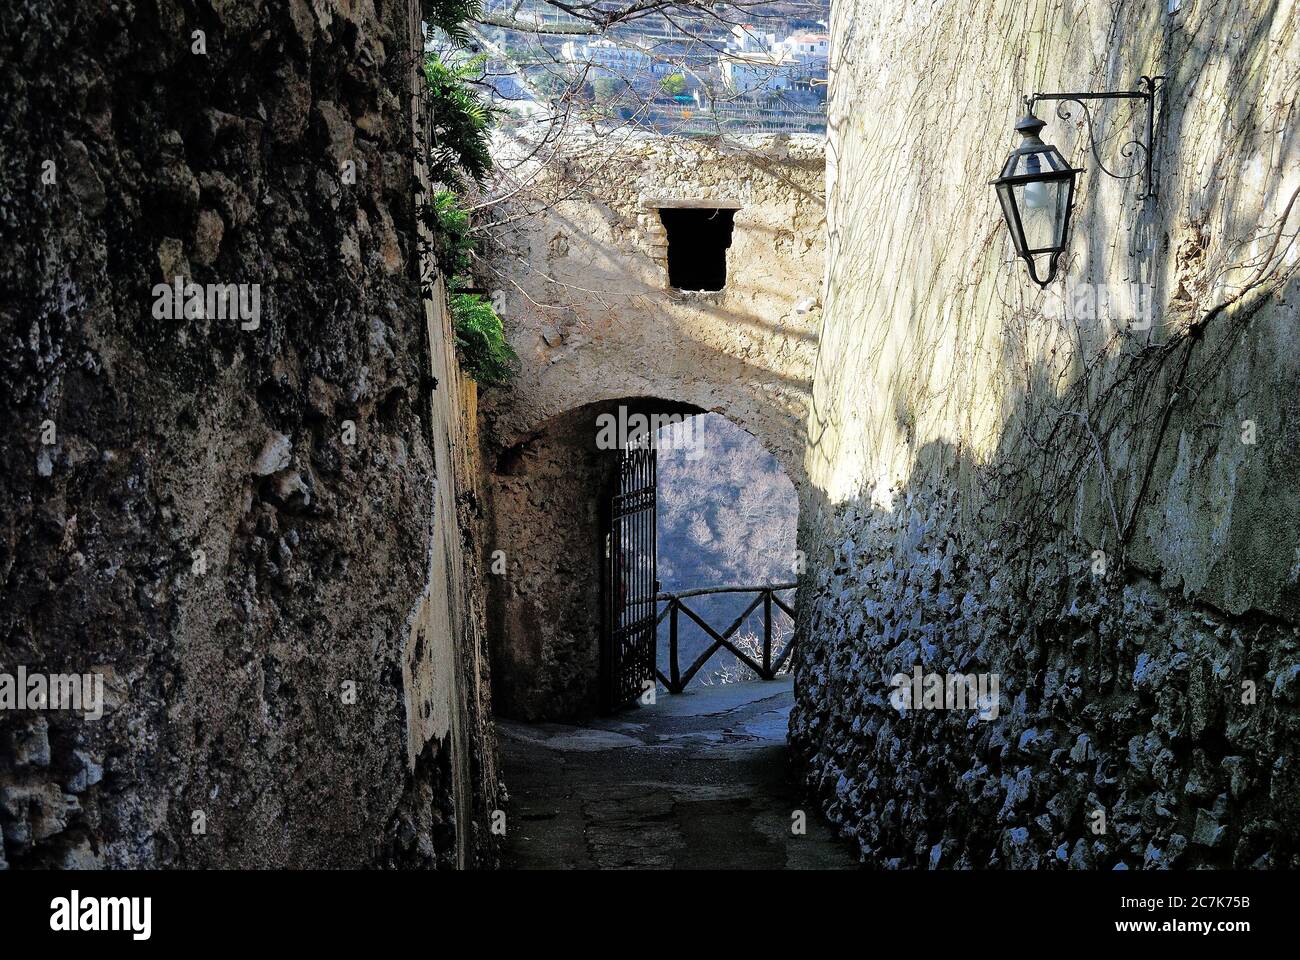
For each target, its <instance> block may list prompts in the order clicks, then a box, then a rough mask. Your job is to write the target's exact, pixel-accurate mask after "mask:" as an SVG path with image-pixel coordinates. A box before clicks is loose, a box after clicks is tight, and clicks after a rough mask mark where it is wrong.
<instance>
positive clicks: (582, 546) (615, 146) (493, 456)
mask: <svg viewBox="0 0 1300 960" xmlns="http://www.w3.org/2000/svg"><path fill="white" fill-rule="evenodd" d="M588 146H589V149H585V150H583V151H580V152H578V153H576V154H575V155H574V156H572V157H570V158H568V159H567V160H566V162H565V163H563V164H554V165H552V166H551V167H550V168H548V169H547V170H544V171H540V172H539V176H540V177H542V178H550V179H551V180H554V181H556V182H554V183H552V184H549V185H548V187H547V191H548V192H549V191H550V188H551V187H553V188H554V195H556V196H563V197H565V198H566V199H564V200H563V201H561V202H559V203H556V204H555V205H554V206H552V207H549V208H547V209H545V210H543V211H541V212H540V213H536V214H535V215H532V216H528V217H525V218H522V219H520V220H519V221H518V224H517V226H516V227H515V232H514V234H513V235H512V237H511V240H510V243H508V244H505V245H503V247H502V249H500V250H498V251H497V254H496V256H497V259H496V260H495V261H492V260H490V261H489V262H488V263H487V270H486V273H487V276H485V277H484V278H483V280H484V282H485V283H486V284H487V285H488V286H489V287H491V288H492V293H493V302H494V303H495V304H496V306H497V308H498V312H499V313H500V314H501V317H502V321H503V323H504V325H505V329H506V332H507V336H508V337H509V339H510V342H511V344H512V346H513V347H514V349H515V350H516V352H517V353H518V355H519V358H520V367H519V371H518V374H517V376H516V377H515V379H514V381H513V383H512V384H511V385H510V386H508V387H506V388H501V389H495V390H488V391H484V393H483V395H482V402H481V408H480V409H481V413H482V445H483V462H484V464H485V466H486V467H487V472H488V477H487V482H488V487H489V489H488V500H489V504H488V508H489V511H490V513H491V518H492V519H491V522H490V532H489V536H488V542H487V544H486V552H487V556H486V558H485V559H486V562H487V570H488V571H489V577H488V595H489V600H488V624H489V632H490V634H491V635H492V643H493V648H494V656H493V674H494V677H493V687H494V705H495V710H496V712H497V713H498V714H500V715H503V716H509V717H515V718H520V719H553V718H560V717H574V716H581V715H584V714H590V713H592V712H594V710H595V685H594V683H593V681H592V678H593V677H594V676H595V675H596V673H597V670H596V663H597V660H598V656H599V651H598V648H597V646H596V642H597V641H596V640H595V639H594V638H596V637H597V636H598V633H599V630H598V618H599V609H600V600H599V594H598V590H599V573H600V567H599V565H598V563H597V561H598V559H599V557H598V555H597V550H598V544H599V540H600V535H599V525H600V523H601V522H602V517H601V516H600V513H599V505H600V504H601V503H602V502H603V501H604V492H605V490H606V489H607V487H608V484H609V480H610V476H611V473H610V471H611V470H612V469H613V464H614V462H615V461H614V459H613V458H612V457H609V456H604V455H602V454H607V453H608V451H600V450H597V449H596V446H595V427H594V418H595V417H596V416H597V415H598V414H599V413H601V412H608V411H610V410H616V409H617V408H618V407H619V406H620V405H623V406H625V407H626V408H627V410H628V411H629V412H634V411H638V410H639V411H642V412H647V413H653V412H661V413H662V412H672V411H678V412H714V413H719V414H722V415H723V416H725V417H726V418H727V419H728V420H730V421H731V422H733V423H735V424H736V425H737V426H739V427H741V428H742V429H744V430H746V431H748V432H749V433H751V434H753V435H754V436H755V437H757V438H758V439H759V440H760V441H761V442H762V443H763V445H764V446H765V447H766V448H767V450H768V451H769V452H771V453H772V454H773V455H774V456H775V457H776V459H777V461H778V462H779V463H780V465H781V467H782V469H783V470H784V471H785V473H786V475H787V476H788V477H789V478H790V479H791V481H792V482H793V483H794V485H795V488H796V490H798V491H799V492H800V493H801V495H802V491H803V489H804V487H805V477H806V472H805V469H804V463H803V451H804V446H805V436H806V423H807V418H808V403H809V394H810V383H811V370H812V363H813V358H814V356H815V354H816V342H817V328H818V324H819V322H820V313H819V309H818V303H819V299H820V289H821V280H822V264H823V257H822V251H823V247H824V237H823V230H824V226H825V221H824V214H823V203H822V198H823V174H824V166H825V164H824V157H823V152H822V145H821V142H820V140H819V139H818V138H812V137H807V138H805V137H794V138H789V137H756V138H749V139H746V140H744V141H736V142H726V143H724V142H720V141H718V142H715V141H700V140H679V139H673V138H661V137H652V138H642V137H636V136H633V137H628V138H626V139H624V140H621V141H619V140H607V141H600V142H594V143H592V144H590V145H588ZM665 210H669V211H672V210H694V211H699V210H726V211H728V220H729V226H730V235H729V237H728V241H729V245H728V246H727V249H726V252H725V259H726V280H725V283H724V284H723V286H722V289H718V290H703V289H702V290H682V289H677V288H675V287H673V286H672V283H671V277H670V270H669V249H668V248H669V244H670V243H671V242H672V239H671V236H670V235H669V232H668V231H667V230H666V229H665V227H664V219H663V213H662V212H663V211H665ZM507 247H509V249H506V248H507ZM521 264H522V265H525V266H526V270H525V271H523V272H521V271H520V269H519V267H520V265H521ZM494 277H495V280H494ZM497 281H499V282H497Z"/></svg>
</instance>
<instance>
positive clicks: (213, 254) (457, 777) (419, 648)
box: [0, 0, 497, 867]
mask: <svg viewBox="0 0 1300 960" xmlns="http://www.w3.org/2000/svg"><path fill="white" fill-rule="evenodd" d="M418 22H419V18H418V12H417V9H416V5H415V4H413V3H410V4H408V3H405V2H400V3H376V2H374V0H359V2H352V0H349V2H341V0H340V2H314V3H308V2H306V0H289V2H287V3H265V2H261V0H248V2H241V3H237V4H236V3H217V2H212V3H199V4H188V3H178V2H172V0H156V2H151V3H139V4H113V5H106V4H90V5H73V6H68V7H66V9H65V8H60V9H59V10H57V11H55V10H54V9H52V8H51V7H50V6H49V5H48V4H43V3H28V2H21V0H13V2H6V3H4V4H0V64H3V67H0V72H2V77H0V101H2V102H0V125H2V127H3V129H2V131H0V178H2V179H3V183H4V189H3V197H2V200H0V224H2V225H3V226H2V227H0V229H2V230H3V240H4V248H5V250H6V251H7V253H6V256H5V258H4V260H3V263H0V290H3V293H2V294H0V332H2V336H3V343H4V351H3V357H4V359H3V361H0V383H2V389H0V396H2V397H3V400H2V401H0V404H2V409H3V417H4V420H5V423H6V425H7V427H6V429H5V430H4V431H3V434H2V435H0V463H2V464H3V467H2V470H3V473H2V477H3V479H2V480H0V501H2V505H0V517H2V518H3V520H2V521H0V590H2V592H3V607H2V609H0V672H7V673H10V674H12V673H13V672H14V671H15V670H16V668H17V667H19V666H22V667H25V668H26V669H27V670H28V671H33V672H34V671H42V672H58V673H64V672H72V671H76V672H82V671H92V670H93V671H97V672H99V673H100V674H102V675H103V676H104V677H105V678H106V693H107V697H106V703H105V710H106V712H105V715H104V716H103V718H102V719H99V720H95V721H87V720H83V719H81V718H79V717H76V716H72V715H69V714H67V713H58V712H50V711H44V712H42V711H24V712H15V711H11V710H3V711H0V832H2V833H3V843H2V844H0V849H2V850H3V855H2V856H0V865H2V864H4V863H6V862H7V863H8V865H10V866H60V865H62V866H72V865H76V866H92V865H100V866H112V867H140V866H185V867H215V866H220V867H227V866H254V867H269V866H298V867H308V866H340V867H342V866H367V865H403V866H415V865H419V866H434V865H438V866H442V865H456V864H458V863H459V864H470V863H474V862H478V861H479V860H480V859H481V858H482V857H483V856H484V855H485V854H484V853H483V851H484V850H485V849H486V848H485V847H481V846H480V845H479V843H478V838H477V836H476V834H475V831H474V828H473V826H472V825H471V823H470V822H469V821H470V820H471V819H474V818H479V819H481V817H482V815H483V814H482V809H483V807H484V806H486V805H488V804H489V802H490V801H491V800H492V799H494V798H495V794H496V792H497V788H496V785H495V771H494V769H493V768H492V755H491V745H490V742H489V741H488V739H487V735H486V733H485V732H484V729H483V728H484V726H485V717H484V698H485V696H486V692H485V689H484V687H483V686H482V685H481V684H480V683H479V678H480V677H481V676H483V674H482V673H481V670H482V669H483V665H482V657H481V656H480V653H481V649H480V646H479V644H480V642H481V639H482V634H481V629H480V628H479V627H478V625H477V622H476V618H477V617H478V616H480V615H481V609H480V607H481V603H479V602H477V601H476V599H475V597H474V595H473V590H472V587H471V585H472V583H473V582H474V575H475V574H474V572H473V564H474V562H475V558H476V556H477V554H478V546H477V544H476V543H475V542H474V539H473V537H474V533H473V529H472V522H473V520H474V514H475V512H476V504H475V497H474V490H473V487H472V486H471V485H469V484H468V478H469V477H470V476H471V474H472V472H473V469H474V468H473V467H472V466H471V465H472V463H473V457H474V456H475V446H476V437H475V436H474V435H473V432H472V429H471V427H472V418H473V405H472V393H471V392H469V391H468V390H466V388H464V387H463V385H462V384H460V383H459V382H458V380H457V378H456V373H455V363H454V359H449V355H448V350H447V347H446V344H447V342H448V339H449V331H448V329H447V321H446V317H445V315H444V314H443V312H442V311H441V310H440V309H435V308H434V305H433V304H432V303H424V304H422V302H421V297H420V284H419V260H420V257H419V254H418V251H417V249H416V243H415V235H416V233H415V225H414V224H415V217H414V207H415V196H416V189H415V180H414V177H413V174H414V171H413V169H412V162H411V156H412V151H411V146H412V142H413V139H412V137H413V135H412V122H413V121H412V118H413V113H412V109H413V108H412V100H411V93H412V91H413V89H414V86H413V79H414V66H415V64H416V63H417V62H418V61H417V58H416V57H415V56H414V51H415V50H416V49H418V46H419V43H420V39H419V33H418V29H419V28H418ZM195 31H202V34H201V37H202V41H203V46H204V49H203V51H201V52H196V44H198V43H199V39H200V38H199V36H196V34H195ZM46 161H51V162H52V164H53V166H52V167H48V168H47V167H46ZM47 169H50V170H52V171H54V173H55V176H54V178H53V179H52V180H51V181H48V182H47V181H44V180H43V179H42V175H43V173H45V172H46V170H47ZM352 171H355V178H352V177H351V173H352ZM176 276H180V277H182V278H184V279H186V280H192V281H194V282H196V283H199V284H208V283H242V284H258V285H259V287H260V297H261V312H260V317H259V322H258V324H257V325H256V328H255V329H241V326H240V324H239V322H238V321H233V320H221V319H215V318H211V319H205V318H203V317H190V318H189V319H177V320H160V319H157V318H156V317H155V314H154V312H153V306H154V301H155V295H154V292H153V289H154V286H155V284H158V283H160V282H166V281H171V280H172V279H173V278H174V277H176ZM47 423H48V425H49V426H50V428H51V429H52V430H53V434H50V435H49V436H48V439H49V442H45V441H46V439H47V437H46V436H43V434H44V433H45V428H44V426H43V425H45V424H47ZM352 427H355V442H348V437H349V431H350V430H351V428H352ZM458 520H459V521H460V523H461V524H468V525H470V531H469V535H468V538H467V539H466V538H462V536H461V534H460V532H459V530H458ZM200 551H201V554H200V553H199V552H200ZM464 554H468V556H469V560H466V559H465V556H464ZM466 563H468V564H469V566H468V568H466V566H465V564H466ZM353 690H354V691H355V701H353V699H352V697H351V691H353ZM492 805H495V804H494V803H493V804H492Z"/></svg>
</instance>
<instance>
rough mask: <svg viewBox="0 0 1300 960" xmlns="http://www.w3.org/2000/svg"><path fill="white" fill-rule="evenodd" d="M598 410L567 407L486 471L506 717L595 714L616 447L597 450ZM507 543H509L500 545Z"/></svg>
mask: <svg viewBox="0 0 1300 960" xmlns="http://www.w3.org/2000/svg"><path fill="white" fill-rule="evenodd" d="M595 416H596V411H594V410H593V409H592V408H590V407H585V408H583V409H581V410H578V411H574V412H573V413H570V414H565V415H564V416H562V417H559V418H558V422H556V423H554V424H551V425H549V426H548V428H547V429H546V430H545V431H543V432H542V433H541V434H539V435H538V436H537V437H536V438H535V439H534V440H532V441H530V442H528V443H526V444H524V445H522V446H521V447H519V448H517V449H515V450H512V451H510V452H509V453H507V454H506V455H504V456H503V458H502V461H501V462H500V463H499V464H498V466H497V470H496V472H495V474H494V475H493V478H492V487H493V503H492V520H493V526H492V530H491V533H490V535H489V538H488V542H489V543H490V544H491V545H492V548H493V549H494V550H502V551H503V553H502V555H500V558H499V561H498V565H497V566H496V567H495V568H493V567H492V566H491V565H490V566H489V569H490V570H492V571H493V572H492V573H491V580H490V582H489V587H488V598H489V599H488V602H489V608H488V622H489V624H491V625H492V629H493V639H494V641H495V650H494V656H493V662H492V680H493V687H494V701H493V702H494V705H495V707H496V710H497V712H498V713H499V714H500V715H502V716H507V717H516V718H519V719H524V720H554V719H560V718H570V717H573V718H578V717H584V716H591V715H592V714H594V713H595V712H596V711H597V710H598V708H599V700H600V689H599V681H600V647H599V640H600V632H601V611H602V607H601V603H602V592H601V569H602V560H603V551H602V550H601V546H602V538H603V535H604V530H605V529H606V526H607V523H608V515H607V514H608V507H607V502H608V497H609V494H610V486H611V484H612V483H613V480H614V471H615V470H616V469H617V466H618V453H617V451H607V450H598V449H597V448H596V443H595V440H596V430H595ZM504 544H509V547H508V548H507V547H503V546H502V545H504Z"/></svg>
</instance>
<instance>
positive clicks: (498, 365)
mask: <svg viewBox="0 0 1300 960" xmlns="http://www.w3.org/2000/svg"><path fill="white" fill-rule="evenodd" d="M451 318H452V323H453V325H454V326H455V328H456V350H457V353H458V354H459V355H460V363H461V366H462V367H463V368H464V369H465V372H466V373H468V374H469V375H470V376H471V377H473V378H474V379H475V380H477V381H478V382H479V383H481V384H484V385H485V386H500V385H502V384H504V383H507V382H508V381H509V380H510V378H511V377H512V376H514V372H515V368H516V365H517V364H518V362H519V357H518V356H517V355H516V354H515V351H514V350H513V349H512V348H511V346H510V344H509V343H507V342H506V333H505V329H504V328H503V327H502V326H501V318H500V317H498V316H497V312H496V311H495V310H493V309H492V305H491V304H490V303H488V302H487V301H486V300H484V299H483V298H482V297H481V296H479V295H478V294H476V293H453V294H452V295H451Z"/></svg>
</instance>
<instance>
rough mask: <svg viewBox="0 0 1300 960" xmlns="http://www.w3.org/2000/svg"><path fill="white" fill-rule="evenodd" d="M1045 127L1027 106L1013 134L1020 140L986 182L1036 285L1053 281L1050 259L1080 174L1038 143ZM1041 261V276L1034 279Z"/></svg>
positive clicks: (1057, 249)
mask: <svg viewBox="0 0 1300 960" xmlns="http://www.w3.org/2000/svg"><path fill="white" fill-rule="evenodd" d="M1045 126H1046V124H1045V123H1043V121H1042V120H1039V119H1038V118H1037V117H1036V116H1034V113H1033V109H1032V108H1031V109H1030V112H1029V113H1027V114H1025V115H1024V116H1023V117H1021V118H1020V120H1019V121H1018V122H1017V123H1016V131H1017V132H1018V133H1019V134H1020V135H1021V136H1022V137H1023V138H1024V139H1023V140H1022V141H1021V143H1020V146H1019V147H1017V148H1016V149H1015V150H1013V151H1012V153H1011V156H1009V157H1007V162H1006V163H1005V164H1003V166H1002V176H1000V177H998V178H997V179H996V180H994V181H992V183H993V186H994V187H996V188H997V192H998V200H999V201H1000V202H1001V204H1002V215H1003V216H1004V217H1006V220H1007V229H1008V230H1010V231H1011V244H1012V246H1013V247H1015V250H1016V256H1018V257H1022V258H1023V259H1024V261H1025V263H1026V265H1027V266H1028V267H1029V275H1030V276H1031V277H1033V279H1034V282H1035V283H1036V284H1038V285H1039V286H1040V287H1045V286H1047V285H1048V284H1049V283H1051V282H1052V281H1053V280H1054V279H1055V278H1056V261H1057V259H1058V258H1059V257H1060V256H1061V254H1062V253H1063V252H1064V251H1065V244H1066V240H1067V238H1068V237H1069V235H1070V211H1071V209H1072V208H1073V206H1074V178H1075V177H1076V176H1077V175H1078V174H1080V173H1082V172H1083V168H1081V167H1072V166H1070V164H1069V163H1068V162H1066V159H1065V157H1063V156H1062V155H1061V151H1060V150H1057V149H1056V147H1054V146H1052V145H1051V144H1050V143H1043V141H1042V140H1041V139H1039V136H1038V134H1039V131H1041V130H1042V129H1043V127H1045ZM1043 257H1045V258H1046V261H1045V270H1046V276H1040V275H1039V264H1040V258H1043Z"/></svg>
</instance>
